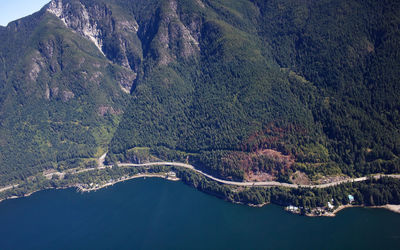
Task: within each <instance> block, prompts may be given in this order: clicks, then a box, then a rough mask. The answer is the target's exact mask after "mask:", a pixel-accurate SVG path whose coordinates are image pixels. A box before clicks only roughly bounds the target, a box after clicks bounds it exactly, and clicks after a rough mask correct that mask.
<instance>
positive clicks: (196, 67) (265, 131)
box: [0, 0, 400, 184]
mask: <svg viewBox="0 0 400 250" xmlns="http://www.w3.org/2000/svg"><path fill="white" fill-rule="evenodd" d="M399 7H400V6H399V4H398V3H397V2H392V1H387V2H385V3H384V4H382V3H381V2H379V1H375V0H369V1H358V0H352V1H342V0H335V1H334V0H324V1H319V2H315V1H311V0H310V1H308V0H304V1H294V0H285V1H278V0H277V1H275V0H271V1H258V0H235V1H232V0H215V1H206V0H181V1H176V0H162V1H156V0H151V1H144V0H135V1H127V0H111V1H103V0H97V1H94V0H64V1H62V0H53V1H52V2H51V3H49V4H48V5H47V6H46V7H45V8H44V9H43V10H41V11H40V12H38V13H36V14H34V15H32V16H30V17H28V18H25V19H22V20H19V21H16V22H13V23H11V24H10V25H8V26H7V27H6V28H1V29H0V38H1V39H0V41H1V42H0V81H1V84H0V86H1V87H0V97H1V99H0V130H1V133H0V166H1V168H0V170H1V172H0V181H1V183H8V182H11V181H13V180H15V179H21V178H26V177H27V176H30V175H32V174H35V173H37V172H38V171H43V170H44V169H49V168H71V167H74V166H78V165H80V166H85V164H86V165H90V164H93V162H90V161H89V160H90V159H93V158H94V157H97V156H99V155H100V154H101V153H102V152H104V151H105V150H108V151H109V154H108V156H107V161H108V162H109V163H112V162H117V161H133V162H143V161H152V160H157V159H161V160H169V161H170V160H176V161H188V162H190V163H191V164H193V165H195V166H196V167H198V168H201V169H202V170H203V171H205V172H208V173H210V174H212V175H215V176H219V177H221V178H225V179H234V180H256V181H257V180H260V181H265V180H282V181H289V182H295V183H303V184H307V183H310V182H311V181H317V180H320V181H323V180H324V179H326V178H328V177H330V178H332V177H337V176H340V175H349V176H360V175H366V174H370V173H380V172H384V173H398V172H399V171H400V169H399V167H400V161H399V154H400V130H399V124H400V123H399V120H400V117H399V107H400V105H399V100H398V98H397V97H398V96H399V95H400V92H399V91H400V90H399V87H398V86H400V85H399V84H398V79H399V74H400V72H399V69H400V67H399V66H400V65H399V63H400V58H399V55H400V53H399V48H398V44H399V40H400V33H399V24H400V20H399V18H398V16H400V15H399V14H400V13H399V12H400V8H399Z"/></svg>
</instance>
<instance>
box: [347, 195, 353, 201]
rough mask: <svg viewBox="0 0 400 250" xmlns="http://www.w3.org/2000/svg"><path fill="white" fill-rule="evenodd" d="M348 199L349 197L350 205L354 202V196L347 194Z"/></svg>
mask: <svg viewBox="0 0 400 250" xmlns="http://www.w3.org/2000/svg"><path fill="white" fill-rule="evenodd" d="M348 197H349V202H350V203H352V202H353V201H354V196H353V195H351V194H349V195H348Z"/></svg>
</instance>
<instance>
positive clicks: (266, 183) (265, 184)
mask: <svg viewBox="0 0 400 250" xmlns="http://www.w3.org/2000/svg"><path fill="white" fill-rule="evenodd" d="M118 166H120V167H145V166H176V167H184V168H188V169H191V170H193V171H195V172H197V173H199V174H202V175H204V176H206V177H208V178H210V179H212V180H214V181H217V182H219V183H223V184H227V185H234V186H246V187H253V186H258V187H260V186H261V187H272V186H278V187H289V188H299V187H307V188H327V187H332V186H336V185H339V184H343V183H348V182H360V181H366V180H367V179H368V177H360V178H355V179H346V180H341V181H336V182H331V183H326V184H319V185H297V184H291V183H283V182H276V181H263V182H238V181H227V180H222V179H219V178H217V177H214V176H211V175H209V174H206V173H204V172H203V171H201V170H198V169H196V168H195V167H194V166H192V165H190V164H186V163H179V162H150V163H143V164H133V163H119V164H118ZM384 176H387V177H393V178H400V174H391V175H374V176H373V177H374V178H375V179H379V178H381V177H384Z"/></svg>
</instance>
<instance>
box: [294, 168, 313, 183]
mask: <svg viewBox="0 0 400 250" xmlns="http://www.w3.org/2000/svg"><path fill="white" fill-rule="evenodd" d="M290 181H291V182H292V183H293V184H297V185H311V184H312V183H311V180H310V179H309V178H308V176H307V175H306V174H305V173H303V172H300V171H296V172H295V173H294V174H292V175H291V176H290Z"/></svg>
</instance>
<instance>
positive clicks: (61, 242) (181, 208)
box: [0, 178, 400, 249]
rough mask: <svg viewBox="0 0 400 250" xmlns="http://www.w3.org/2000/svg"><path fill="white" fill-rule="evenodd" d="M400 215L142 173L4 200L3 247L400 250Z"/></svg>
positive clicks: (1, 218)
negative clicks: (102, 185) (265, 198)
mask: <svg viewBox="0 0 400 250" xmlns="http://www.w3.org/2000/svg"><path fill="white" fill-rule="evenodd" d="M399 247H400V215H399V214H395V213H393V212H390V211H387V210H384V209H365V208H351V209H346V210H343V211H341V212H339V214H338V215H337V216H336V217H334V218H327V217H318V218H310V217H304V216H298V215H293V214H290V213H288V212H285V211H284V210H283V209H282V208H281V207H278V206H275V205H268V206H265V207H263V208H252V207H247V206H244V205H237V204H231V203H228V202H225V201H223V200H220V199H218V198H215V197H213V196H210V195H207V194H204V193H201V192H199V191H197V190H195V189H194V188H191V187H189V186H186V185H185V184H183V183H181V182H171V181H167V180H163V179H155V178H147V179H134V180H130V181H127V182H124V183H118V184H116V185H114V186H112V187H109V188H106V189H102V190H99V191H97V192H92V193H83V194H81V193H77V192H76V191H75V190H74V189H66V190H48V191H42V192H38V193H35V194H33V195H32V196H30V197H26V198H21V199H15V200H6V201H4V202H1V203H0V249H398V248H399Z"/></svg>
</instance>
